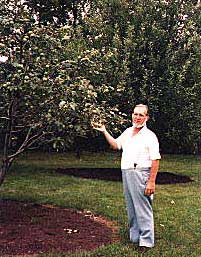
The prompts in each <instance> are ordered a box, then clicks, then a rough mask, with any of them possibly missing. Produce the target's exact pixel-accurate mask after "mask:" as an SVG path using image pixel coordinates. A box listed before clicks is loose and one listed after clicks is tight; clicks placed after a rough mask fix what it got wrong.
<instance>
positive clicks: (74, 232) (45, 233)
mask: <svg viewBox="0 0 201 257" xmlns="http://www.w3.org/2000/svg"><path fill="white" fill-rule="evenodd" d="M56 172H59V173H61V174H65V175H71V176H77V177H82V178H90V179H103V180H112V181H121V170H120V169H89V168H86V169H75V168H72V169H71V168H70V169H69V168H68V169H57V170H56ZM188 182H192V179H191V178H189V177H186V176H181V175H176V174H173V173H169V172H163V173H160V172H159V173H158V176H157V184H175V183H188ZM117 231H118V229H117V227H116V226H115V224H114V223H112V222H110V221H108V220H106V219H105V218H103V217H98V216H94V214H92V213H91V212H90V211H88V212H87V211H83V212H78V211H75V210H71V209H65V208H59V207H55V206H50V205H40V204H35V203H27V202H18V201H12V200H5V199H4V200H0V256H4V255H25V254H30V255H31V254H39V253H53V252H54V253H67V252H75V251H85V250H86V251H92V250H95V249H96V248H97V247H100V246H103V245H108V244H111V243H113V242H115V241H118V240H119V239H118V232H117Z"/></svg>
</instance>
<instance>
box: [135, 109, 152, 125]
mask: <svg viewBox="0 0 201 257" xmlns="http://www.w3.org/2000/svg"><path fill="white" fill-rule="evenodd" d="M132 118H133V123H135V125H136V126H140V125H144V124H145V122H146V121H147V120H148V116H147V109H146V108H145V107H135V109H134V111H133V115H132Z"/></svg>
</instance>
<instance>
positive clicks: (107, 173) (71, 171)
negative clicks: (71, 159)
mask: <svg viewBox="0 0 201 257" xmlns="http://www.w3.org/2000/svg"><path fill="white" fill-rule="evenodd" d="M56 171H57V172H59V173H62V174H65V175H71V176H75V177H81V178H90V179H101V180H110V181H121V180H122V176H121V169H118V168H101V169H97V168H67V169H61V168H58V169H57V170H56ZM192 181H193V180H192V179H191V178H190V177H188V176H182V175H178V174H174V173H171V172H158V175H157V178H156V184H176V183H189V182H192Z"/></svg>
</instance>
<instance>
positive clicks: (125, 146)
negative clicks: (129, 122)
mask: <svg viewBox="0 0 201 257" xmlns="http://www.w3.org/2000/svg"><path fill="white" fill-rule="evenodd" d="M133 129H134V128H133V127H129V128H127V129H126V130H125V131H124V132H123V133H122V134H121V135H120V136H119V137H118V138H117V139H116V142H117V145H118V148H119V150H120V149H122V150H123V152H122V158H121V169H130V168H133V167H134V163H135V164H137V167H142V168H145V167H146V168H148V167H151V163H152V160H158V159H161V155H160V152H159V142H158V139H157V137H156V135H155V134H154V132H152V131H151V130H150V129H148V128H147V127H146V126H144V127H143V128H142V129H141V130H140V131H139V132H138V133H137V134H136V135H133Z"/></svg>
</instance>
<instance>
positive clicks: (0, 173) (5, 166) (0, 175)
mask: <svg viewBox="0 0 201 257" xmlns="http://www.w3.org/2000/svg"><path fill="white" fill-rule="evenodd" d="M9 168H10V163H9V162H8V160H3V161H2V165H1V168H0V186H1V185H2V184H3V182H4V178H5V176H6V173H7V172H8V170H9Z"/></svg>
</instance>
